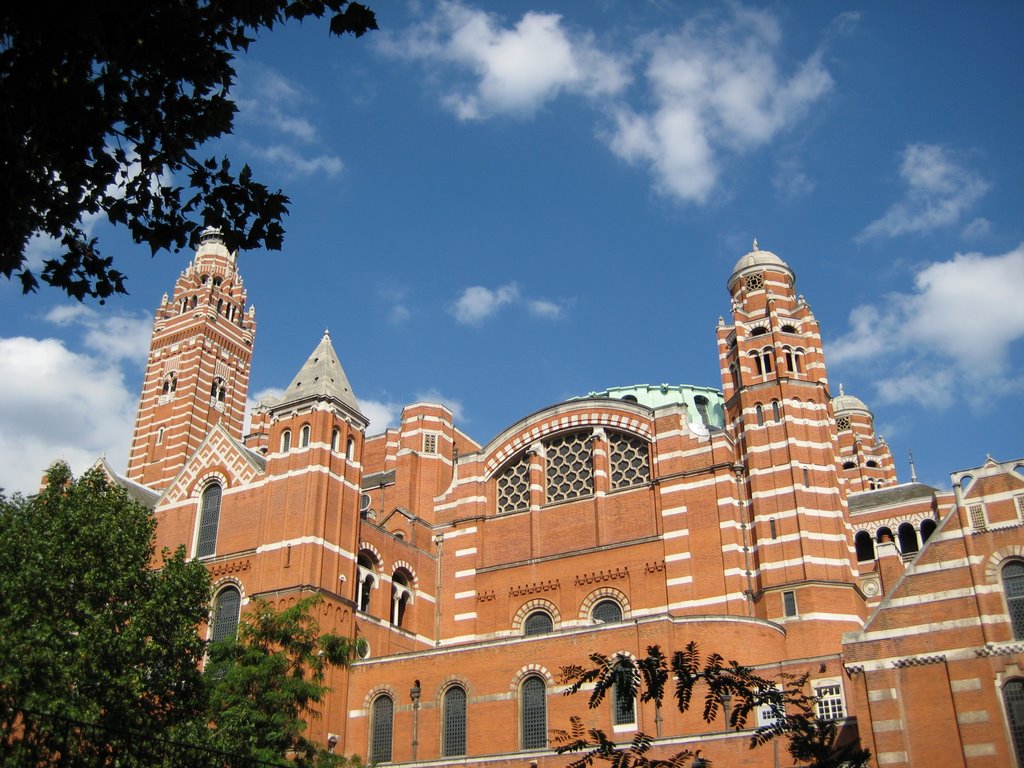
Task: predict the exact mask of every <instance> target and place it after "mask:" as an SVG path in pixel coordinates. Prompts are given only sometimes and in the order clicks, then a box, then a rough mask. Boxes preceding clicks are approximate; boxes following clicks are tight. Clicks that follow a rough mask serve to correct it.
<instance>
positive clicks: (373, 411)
mask: <svg viewBox="0 0 1024 768" xmlns="http://www.w3.org/2000/svg"><path fill="white" fill-rule="evenodd" d="M359 410H361V411H362V412H363V416H365V417H366V418H368V419H369V420H370V426H369V427H367V429H366V434H368V435H378V434H380V433H381V432H383V431H384V430H385V429H387V428H388V427H393V426H395V424H397V423H398V417H399V416H400V415H401V413H402V406H401V404H399V403H393V402H381V401H379V400H364V399H362V398H360V399H359Z"/></svg>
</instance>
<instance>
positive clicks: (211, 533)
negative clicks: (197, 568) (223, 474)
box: [196, 483, 221, 557]
mask: <svg viewBox="0 0 1024 768" xmlns="http://www.w3.org/2000/svg"><path fill="white" fill-rule="evenodd" d="M220 497H221V488H220V483H210V484H209V485H208V486H206V489H205V490H204V491H203V496H202V501H201V503H200V512H199V539H198V541H197V542H196V557H209V556H210V555H212V554H213V553H214V552H216V551H217V528H218V527H219V526H220Z"/></svg>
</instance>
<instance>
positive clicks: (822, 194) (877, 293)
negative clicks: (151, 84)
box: [0, 0, 1024, 491]
mask: <svg viewBox="0 0 1024 768" xmlns="http://www.w3.org/2000/svg"><path fill="white" fill-rule="evenodd" d="M373 5H374V8H375V11H376V12H377V15H378V20H379V23H380V26H381V31H380V32H377V33H373V34H371V35H368V36H366V37H364V38H362V39H360V40H353V39H345V40H338V39H336V38H329V36H328V35H327V32H326V24H325V23H319V24H317V23H307V24H304V25H301V26H299V25H293V26H292V27H288V28H282V29H280V30H278V31H275V32H274V33H272V34H271V35H268V36H266V37H265V38H263V39H261V40H259V41H258V42H257V43H256V44H255V45H253V46H252V48H251V49H250V52H249V53H248V54H247V55H245V56H244V57H243V58H241V59H240V60H239V78H238V85H237V89H236V92H235V96H236V97H237V99H238V103H239V106H240V113H239V116H238V119H237V122H236V132H235V135H234V136H232V137H230V138H227V139H225V140H224V141H223V142H221V143H220V145H219V146H217V147H216V148H215V149H217V150H221V151H225V152H227V153H229V154H230V155H231V156H232V158H233V159H234V160H235V161H236V162H239V163H240V162H248V163H249V164H250V165H251V166H252V167H253V169H254V171H255V172H256V174H257V176H258V177H259V178H261V180H263V181H264V182H265V183H267V184H269V185H271V186H274V187H282V188H283V189H284V190H285V191H286V192H287V193H288V194H289V195H290V197H291V199H292V206H291V211H292V212H291V215H290V216H289V218H288V219H287V221H286V223H285V225H286V229H287V236H286V241H285V247H284V250H283V251H282V252H280V253H263V252H255V253H244V254H242V255H241V256H240V264H241V270H242V272H243V275H244V278H245V281H246V285H247V287H248V290H249V300H250V301H251V302H252V303H253V304H255V306H256V310H257V321H258V324H259V327H258V331H257V337H256V346H255V354H254V364H253V375H252V381H251V387H250V396H259V395H260V394H263V393H266V392H269V391H271V390H273V389H274V388H281V387H284V386H286V385H287V384H288V382H289V381H290V380H291V378H292V376H293V375H294V373H295V372H296V371H297V370H298V368H299V367H300V366H301V364H302V363H303V361H304V360H305V358H306V357H307V355H308V354H309V353H310V352H311V351H312V349H313V348H314V347H315V346H316V344H317V342H318V341H319V338H320V335H321V334H322V332H323V330H324V328H325V327H326V328H329V329H330V331H331V335H332V338H333V339H334V342H335V346H336V348H337V350H338V353H339V355H340V357H341V359H342V362H343V364H344V365H345V368H346V370H347V372H348V375H349V378H350V379H351V382H352V385H353V388H354V390H355V392H356V395H357V396H358V397H359V398H360V401H361V403H362V404H363V406H364V409H365V410H366V411H367V414H368V415H369V416H370V417H371V419H372V420H373V424H372V426H371V432H372V431H375V430H377V431H379V429H381V428H383V427H384V426H386V424H387V423H388V422H389V420H390V421H393V420H394V418H395V417H396V416H397V415H398V413H399V412H400V409H401V406H402V405H403V404H406V403H411V402H415V401H417V400H422V399H426V400H435V401H437V400H439V401H442V402H445V403H446V404H448V405H449V407H451V408H452V410H453V411H454V412H455V414H456V416H457V420H458V423H459V425H460V426H461V427H462V429H463V430H464V431H465V432H467V433H468V434H469V435H471V436H473V437H474V438H475V439H476V440H478V441H480V442H486V441H488V440H489V439H491V438H492V437H493V436H495V435H496V434H497V433H498V432H499V431H501V430H502V429H503V428H504V427H506V426H508V425H509V424H511V423H513V422H515V421H516V420H518V419H520V418H521V417H523V416H525V415H527V414H529V413H530V412H532V411H534V410H536V409H538V408H542V407H544V406H546V405H549V404H552V403H555V402H558V401H560V400H562V399H564V398H566V397H570V396H573V395H578V394H583V393H586V392H587V391H592V390H598V389H604V388H607V387H611V386H618V385H628V384H636V383H653V384H658V383H662V382H669V383H689V384H699V385H711V386H720V382H719V377H718V363H717V353H716V348H715V340H714V329H715V325H716V323H717V320H718V317H719V316H720V315H727V313H728V310H729V301H728V295H727V293H726V290H725V282H726V280H727V278H728V277H729V274H730V272H731V270H732V267H733V265H734V264H735V262H736V260H737V259H738V258H740V257H741V256H742V255H743V254H744V253H746V252H747V251H748V250H749V249H750V245H751V241H752V240H753V238H755V237H756V238H757V239H758V241H759V244H760V246H761V247H762V248H765V249H769V250H772V251H774V252H775V253H777V254H778V255H779V256H781V257H782V258H783V259H785V260H786V261H787V262H788V263H789V264H790V266H791V267H792V268H793V269H794V270H795V272H796V274H797V289H798V291H799V292H800V293H803V294H804V295H806V297H807V299H808V301H809V302H810V304H811V307H812V309H813V310H814V312H815V315H816V316H817V318H818V320H819V321H820V323H821V325H822V328H823V333H824V338H825V352H826V360H827V363H828V365H829V378H830V381H831V383H832V386H833V389H834V390H835V391H838V385H839V383H842V384H843V385H844V386H845V390H846V392H847V393H849V394H856V395H857V396H859V397H861V398H862V399H863V400H865V401H866V402H867V403H868V405H869V406H870V407H871V408H872V409H873V411H874V413H875V417H876V423H877V426H878V429H879V431H880V432H881V433H882V434H883V435H885V437H886V438H887V439H888V441H889V443H890V446H891V448H892V450H893V453H894V455H895V457H896V459H897V462H898V467H899V473H900V477H901V479H902V480H907V479H909V469H908V466H907V460H906V458H907V452H908V450H912V451H913V452H914V456H915V459H916V462H917V470H918V474H919V475H920V477H921V479H922V480H924V481H925V482H930V483H932V484H935V485H939V486H942V487H948V483H949V478H948V473H949V472H950V471H953V470H956V469H963V468H966V467H970V466H977V465H978V464H980V463H981V462H982V461H984V459H985V455H986V454H987V453H991V454H992V455H993V456H994V457H995V458H997V459H1003V460H1005V459H1009V458H1014V457H1019V456H1022V455H1024V441H1022V440H1021V435H1022V433H1024V430H1022V427H1024V342H1022V338H1024V245H1022V242H1024V222H1022V217H1021V208H1022V206H1021V201H1022V200H1024V194H1022V192H1024V162H1022V152H1021V125H1022V124H1024V120H1022V118H1024V88H1022V87H1021V81H1022V76H1024V48H1022V46H1021V45H1020V40H1019V37H1020V30H1021V29H1024V6H1022V5H1021V4H1020V3H1011V2H1004V3H996V2H990V3H971V4H965V3H952V2H947V3H943V2H938V3H936V2H929V3H923V2H922V3H888V2H876V3H875V2H873V3H856V2H853V3H846V4H837V3H832V2H819V3H791V4H787V3H775V4H772V3H767V4H754V5H745V4H740V3H734V4H722V3H712V2H707V3H705V2H678V3H671V2H655V1H652V2H638V1H636V0H633V1H630V2H626V1H625V0H622V1H621V2H619V1H617V0H604V1H599V2H586V3H581V2H530V3H521V2H503V3H500V4H488V5H483V4H479V3H476V4H474V3H469V2H465V3H432V2H417V3H399V2H387V3H380V2H378V3H375V4H373ZM494 9H500V10H494ZM91 225H92V226H93V228H94V229H93V231H94V233H95V234H96V235H98V236H99V237H100V238H101V241H102V242H103V243H104V244H105V247H106V249H107V250H108V252H109V253H111V254H116V256H117V258H118V261H119V266H120V267H121V268H122V269H123V270H124V271H126V272H128V274H129V283H128V287H129V291H130V295H129V296H126V297H119V298H116V299H114V300H112V301H109V302H108V303H107V304H106V306H103V307H97V306H95V305H84V306H83V305H77V304H75V303H73V302H68V301H66V300H63V299H61V298H60V297H59V296H58V295H57V294H56V292H55V291H52V290H49V291H48V290H43V291H42V292H41V293H39V294H37V295H34V296H29V297H22V296H21V295H20V294H19V293H18V291H17V286H16V285H12V284H9V283H2V284H0V313H2V326H0V329H2V330H0V373H2V375H0V397H2V398H3V401H4V402H6V403H7V404H8V406H9V407H8V408H5V409H4V412H3V413H2V414H0V486H2V487H6V488H7V489H8V490H22V491H31V490H33V489H34V487H35V485H36V482H37V479H38V477H39V474H40V472H41V471H42V469H43V468H44V467H45V466H46V465H47V464H48V463H49V461H51V460H53V459H54V458H58V457H63V458H65V459H68V460H70V461H71V463H72V465H73V467H74V468H75V469H76V470H81V469H83V468H85V467H86V466H88V465H89V464H90V463H91V462H92V460H94V459H95V457H96V456H98V455H100V454H106V455H107V456H108V457H109V458H110V460H111V461H112V463H114V465H115V466H117V467H123V466H124V463H125V461H126V456H127V449H128V442H129V440H130V431H131V425H132V422H133V419H134V414H135V407H136V400H137V397H138V391H139V387H140V384H141V375H142V363H143V361H144V358H145V353H146V346H147V342H148V337H149V330H150V326H151V322H152V311H153V309H154V308H155V307H156V305H157V302H158V301H159V299H160V297H161V295H162V294H163V292H164V291H169V290H170V289H171V288H172V286H173V283H174V280H175V277H176V276H177V274H178V272H179V271H180V270H181V269H182V268H184V266H185V265H186V263H187V261H188V258H189V255H188V254H184V253H182V254H160V255H158V256H157V257H156V258H154V259H150V258H149V256H148V251H146V250H145V249H142V248H138V247H135V246H132V245H131V243H130V242H129V241H128V240H127V238H126V237H125V235H124V233H118V232H111V231H109V230H108V229H107V228H106V227H105V226H104V225H103V224H102V223H101V222H92V223H91ZM48 247H49V246H48V244H46V243H43V242H39V243H35V244H34V245H33V259H36V260H38V259H40V258H42V255H43V254H45V253H46V251H47V248H48Z"/></svg>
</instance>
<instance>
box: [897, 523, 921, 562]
mask: <svg viewBox="0 0 1024 768" xmlns="http://www.w3.org/2000/svg"><path fill="white" fill-rule="evenodd" d="M896 537H897V538H898V539H899V540H900V554H903V555H911V554H913V553H914V552H917V550H918V546H917V531H915V530H914V526H913V525H911V524H910V523H900V527H899V528H897V529H896Z"/></svg>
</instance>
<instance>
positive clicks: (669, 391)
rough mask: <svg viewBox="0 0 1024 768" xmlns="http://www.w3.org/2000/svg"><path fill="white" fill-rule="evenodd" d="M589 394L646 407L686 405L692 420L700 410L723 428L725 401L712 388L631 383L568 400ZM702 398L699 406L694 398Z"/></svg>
mask: <svg viewBox="0 0 1024 768" xmlns="http://www.w3.org/2000/svg"><path fill="white" fill-rule="evenodd" d="M589 397H607V398H611V399H613V400H626V401H627V402H631V403H638V404H640V405H646V406H647V407H648V408H664V407H666V406H672V405H685V406H686V408H687V411H688V413H689V416H690V421H691V422H700V421H702V420H704V419H703V416H702V411H703V412H704V413H706V414H707V419H706V423H707V424H708V426H711V427H718V428H720V429H721V428H724V427H725V402H724V400H723V399H722V393H721V392H719V391H718V390H717V389H713V388H711V387H694V386H691V385H689V384H634V385H633V386H630V387H611V388H610V389H605V390H602V391H600V392H588V393H587V394H585V395H581V396H580V397H573V398H570V399H571V400H583V399H586V398H589ZM698 397H700V398H703V399H704V400H705V403H704V406H705V408H704V409H702V408H701V407H700V406H701V403H699V402H698V401H697V398H698Z"/></svg>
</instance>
